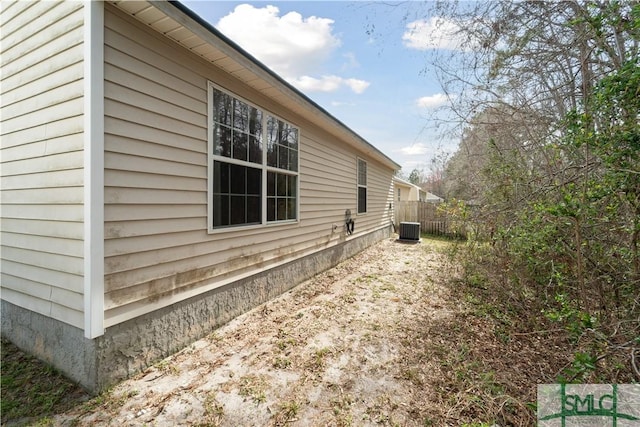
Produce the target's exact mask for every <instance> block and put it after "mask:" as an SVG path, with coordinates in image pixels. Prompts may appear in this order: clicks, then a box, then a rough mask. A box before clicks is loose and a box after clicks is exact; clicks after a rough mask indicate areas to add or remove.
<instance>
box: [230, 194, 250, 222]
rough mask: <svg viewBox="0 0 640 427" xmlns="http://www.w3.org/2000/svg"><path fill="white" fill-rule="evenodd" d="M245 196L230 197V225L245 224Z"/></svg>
mask: <svg viewBox="0 0 640 427" xmlns="http://www.w3.org/2000/svg"><path fill="white" fill-rule="evenodd" d="M246 218H247V216H246V204H245V196H231V217H230V219H231V225H238V224H245V223H246Z"/></svg>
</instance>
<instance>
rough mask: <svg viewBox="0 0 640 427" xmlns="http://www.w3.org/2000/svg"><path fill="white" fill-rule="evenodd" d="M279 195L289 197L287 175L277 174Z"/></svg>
mask: <svg viewBox="0 0 640 427" xmlns="http://www.w3.org/2000/svg"><path fill="white" fill-rule="evenodd" d="M276 177H277V178H276V180H277V193H276V194H277V195H278V196H281V197H284V196H286V195H287V175H282V174H276Z"/></svg>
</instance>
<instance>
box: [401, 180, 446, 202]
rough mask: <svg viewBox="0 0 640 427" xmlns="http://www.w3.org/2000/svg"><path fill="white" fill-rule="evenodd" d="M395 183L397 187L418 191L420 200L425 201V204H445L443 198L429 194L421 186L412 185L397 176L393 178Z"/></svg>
mask: <svg viewBox="0 0 640 427" xmlns="http://www.w3.org/2000/svg"><path fill="white" fill-rule="evenodd" d="M393 182H394V184H395V185H398V186H400V187H404V188H415V189H416V190H417V191H418V194H419V195H420V200H423V201H425V202H432V203H440V202H444V199H443V198H442V197H439V196H436V195H435V194H433V193H429V192H428V191H424V190H423V189H422V188H421V187H420V186H419V185H416V184H412V183H410V182H409V181H405V180H404V179H402V178H398V177H397V176H394V177H393Z"/></svg>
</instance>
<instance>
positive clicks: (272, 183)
mask: <svg viewBox="0 0 640 427" xmlns="http://www.w3.org/2000/svg"><path fill="white" fill-rule="evenodd" d="M275 195H276V174H275V173H274V172H267V196H275Z"/></svg>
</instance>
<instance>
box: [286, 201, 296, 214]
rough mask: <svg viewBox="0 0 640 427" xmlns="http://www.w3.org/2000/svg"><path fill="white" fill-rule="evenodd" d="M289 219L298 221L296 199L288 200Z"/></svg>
mask: <svg viewBox="0 0 640 427" xmlns="http://www.w3.org/2000/svg"><path fill="white" fill-rule="evenodd" d="M287 219H296V199H288V200H287Z"/></svg>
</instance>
